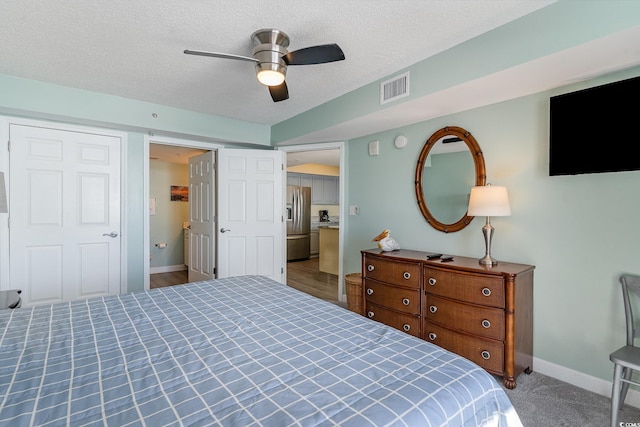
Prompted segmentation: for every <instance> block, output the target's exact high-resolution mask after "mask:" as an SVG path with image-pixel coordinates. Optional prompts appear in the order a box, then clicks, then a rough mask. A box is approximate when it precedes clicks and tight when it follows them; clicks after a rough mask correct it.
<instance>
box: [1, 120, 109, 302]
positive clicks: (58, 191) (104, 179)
mask: <svg viewBox="0 0 640 427" xmlns="http://www.w3.org/2000/svg"><path fill="white" fill-rule="evenodd" d="M9 140H10V153H9V157H10V177H11V179H10V207H11V213H10V229H9V241H10V243H9V245H10V248H9V253H10V283H11V287H12V288H17V289H22V291H23V293H22V298H23V300H24V303H25V305H35V304H44V303H54V302H59V301H70V300H76V299H80V298H88V297H94V296H104V295H115V294H119V293H120V149H121V138H119V137H117V136H109V135H99V134H93V133H86V132H75V131H67V130H59V129H48V128H43V127H35V126H26V125H17V124H11V125H10V127H9Z"/></svg>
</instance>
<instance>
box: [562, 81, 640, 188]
mask: <svg viewBox="0 0 640 427" xmlns="http://www.w3.org/2000/svg"><path fill="white" fill-rule="evenodd" d="M638 102H640V77H635V78H632V79H627V80H622V81H618V82H615V83H609V84H606V85H602V86H596V87H592V88H589V89H584V90H580V91H577V92H571V93H566V94H563V95H558V96H553V97H551V99H550V105H549V106H550V129H549V175H551V176H554V175H577V174H586V173H602V172H620V171H633V170H640V156H639V155H638V154H637V151H636V150H638V147H639V146H640V133H639V132H637V131H636V127H637V124H638V123H639V122H640V108H639V106H638Z"/></svg>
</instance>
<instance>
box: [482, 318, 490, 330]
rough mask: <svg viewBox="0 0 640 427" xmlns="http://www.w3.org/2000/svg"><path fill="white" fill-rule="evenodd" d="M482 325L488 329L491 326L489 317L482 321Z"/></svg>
mask: <svg viewBox="0 0 640 427" xmlns="http://www.w3.org/2000/svg"><path fill="white" fill-rule="evenodd" d="M482 327H483V328H486V329H489V328H490V327H491V322H489V321H488V320H487V319H484V320H483V321H482Z"/></svg>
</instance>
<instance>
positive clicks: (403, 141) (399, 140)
mask: <svg viewBox="0 0 640 427" xmlns="http://www.w3.org/2000/svg"><path fill="white" fill-rule="evenodd" d="M393 143H394V144H395V146H396V148H404V147H405V146H406V145H407V137H406V136H404V135H398V136H396V139H395V140H394V141H393Z"/></svg>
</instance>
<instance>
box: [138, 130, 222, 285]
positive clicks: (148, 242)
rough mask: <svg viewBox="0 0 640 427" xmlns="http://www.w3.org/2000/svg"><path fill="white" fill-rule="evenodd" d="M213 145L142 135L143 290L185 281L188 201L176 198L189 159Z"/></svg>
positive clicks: (184, 180) (183, 184) (186, 177)
mask: <svg viewBox="0 0 640 427" xmlns="http://www.w3.org/2000/svg"><path fill="white" fill-rule="evenodd" d="M217 148H220V147H219V146H217V145H213V144H210V143H204V142H198V141H189V140H180V139H174V138H166V137H154V136H146V137H145V150H144V160H145V162H144V163H145V165H144V173H145V176H146V179H145V185H144V194H145V195H146V197H145V200H144V205H145V206H144V209H145V211H146V212H148V213H149V215H145V216H144V233H143V234H144V242H145V245H144V246H145V247H144V252H145V255H144V259H145V260H148V262H145V265H144V281H145V283H144V289H145V290H148V289H151V288H155V287H162V286H169V285H174V284H182V283H187V281H188V272H187V268H188V266H187V264H188V258H189V255H188V248H189V244H188V241H187V242H185V240H186V239H187V238H188V237H187V236H188V235H189V231H188V230H189V203H191V201H190V200H188V199H187V200H186V201H180V200H184V197H183V196H181V194H180V193H181V190H184V188H183V187H186V186H188V185H189V184H188V183H189V166H188V163H189V159H190V158H192V157H194V156H197V155H200V154H202V153H205V152H210V151H215V150H216V149H217ZM156 173H157V174H158V175H156V177H155V178H154V176H153V174H156ZM155 186H159V188H157V189H156V188H154V187H155ZM172 187H177V188H172ZM172 191H173V195H172ZM154 199H155V200H154ZM172 199H173V200H172ZM154 211H155V212H154ZM154 213H155V215H154ZM185 230H187V231H185ZM185 249H186V250H185ZM154 257H155V259H154ZM152 275H153V285H152V280H151V279H152Z"/></svg>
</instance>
